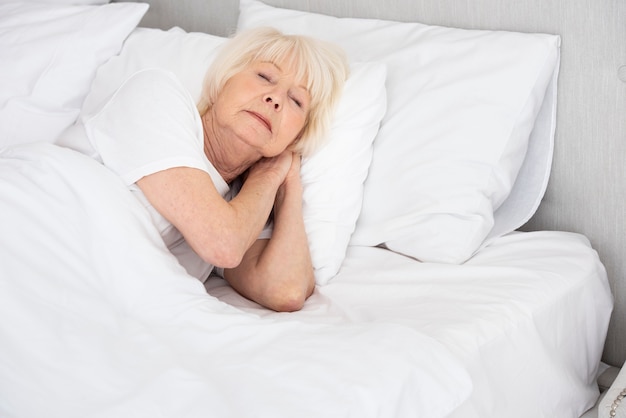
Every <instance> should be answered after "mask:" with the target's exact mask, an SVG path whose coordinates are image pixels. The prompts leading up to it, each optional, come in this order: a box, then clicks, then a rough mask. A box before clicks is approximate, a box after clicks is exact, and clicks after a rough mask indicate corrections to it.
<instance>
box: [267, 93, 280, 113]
mask: <svg viewBox="0 0 626 418" xmlns="http://www.w3.org/2000/svg"><path fill="white" fill-rule="evenodd" d="M265 103H268V104H270V105H273V106H274V109H275V110H279V109H280V102H279V101H278V100H277V99H276V96H265Z"/></svg>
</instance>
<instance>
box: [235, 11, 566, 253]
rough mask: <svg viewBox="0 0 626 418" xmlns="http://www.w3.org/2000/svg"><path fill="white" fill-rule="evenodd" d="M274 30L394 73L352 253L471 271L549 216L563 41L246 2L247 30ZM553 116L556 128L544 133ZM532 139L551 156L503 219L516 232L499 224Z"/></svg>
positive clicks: (242, 25)
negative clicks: (376, 252)
mask: <svg viewBox="0 0 626 418" xmlns="http://www.w3.org/2000/svg"><path fill="white" fill-rule="evenodd" d="M264 25H271V26H274V27H276V28H278V29H281V30H283V31H286V32H289V33H302V34H307V35H312V36H316V37H320V38H322V39H326V40H330V41H333V42H336V43H338V44H339V45H340V46H342V47H343V48H344V49H345V50H346V51H347V52H348V55H349V57H350V59H352V60H358V61H383V62H385V64H386V65H387V83H386V86H387V103H388V107H387V112H386V114H385V117H384V118H383V121H382V122H381V127H380V131H379V133H378V135H377V137H376V139H375V141H374V156H373V159H372V163H371V166H370V170H369V176H368V178H367V181H366V183H365V192H364V203H363V209H362V212H361V214H360V217H359V220H358V223H357V227H356V230H355V232H354V234H353V236H352V238H351V244H352V245H363V246H376V245H380V244H384V245H385V246H387V247H388V248H389V249H392V250H394V251H397V252H400V253H403V254H405V255H408V256H411V257H414V258H416V259H418V260H421V261H433V262H444V263H462V262H464V261H466V260H467V259H468V258H469V257H471V256H472V255H473V254H474V253H475V252H476V251H477V250H478V249H479V248H480V247H481V245H483V243H484V242H485V239H486V238H487V237H488V236H489V234H490V233H491V232H492V231H496V232H497V234H498V235H503V234H505V233H507V232H510V231H512V230H514V229H516V228H518V227H520V226H521V225H522V224H523V223H524V222H525V221H526V220H528V219H529V218H530V215H532V213H534V211H535V210H536V209H537V205H538V201H539V200H540V199H541V197H542V196H543V193H544V192H545V186H546V183H547V176H548V174H549V162H550V161H551V147H552V142H553V137H554V115H555V110H556V108H555V105H556V103H555V101H550V103H549V105H547V106H543V103H544V99H545V98H546V91H547V90H548V87H551V90H550V94H548V95H547V96H548V97H549V98H553V94H554V92H555V89H556V83H553V81H554V78H555V76H556V74H557V73H558V62H559V45H560V38H559V37H558V36H556V35H548V34H529V33H516V32H504V31H488V30H464V29H457V28H446V27H439V26H429V25H424V24H420V23H401V22H393V21H385V20H376V19H356V18H337V17H331V16H325V15H321V14H315V13H308V12H302V11H296V10H289V9H282V8H278V7H271V6H268V5H266V4H264V3H262V2H260V1H257V0H241V1H240V14H239V22H238V29H239V30H241V29H246V28H250V27H254V26H264ZM541 110H544V111H545V112H546V114H547V117H545V118H541V122H542V123H541V126H536V125H535V121H536V120H537V116H538V115H539V113H540V111H541ZM531 134H532V136H533V139H534V140H536V141H538V142H540V143H541V145H540V148H541V149H543V150H547V151H549V152H547V153H546V152H544V153H543V154H542V155H540V156H539V157H538V161H537V162H534V161H531V162H529V163H530V164H532V165H534V164H535V163H536V167H532V168H533V170H526V171H531V172H530V173H525V175H526V176H527V178H526V179H522V180H523V181H522V183H523V184H522V185H523V188H524V189H523V190H521V191H520V192H519V193H517V192H516V199H518V198H519V200H521V199H523V200H525V202H523V203H520V201H519V200H516V203H517V204H516V205H507V210H508V211H510V213H507V214H502V215H501V216H498V219H499V220H501V222H503V223H504V224H501V225H494V224H495V221H494V212H496V211H497V210H498V208H500V207H501V206H502V205H503V203H504V202H505V201H506V200H507V197H508V196H509V194H510V193H511V192H512V189H513V186H514V184H515V183H516V180H517V174H518V172H519V171H520V168H521V167H522V165H524V164H525V156H526V154H527V150H528V149H529V139H530V138H531ZM535 137H536V138H535ZM533 155H534V153H533ZM546 155H547V156H548V161H547V162H546V157H545V156H546ZM518 183H519V182H518ZM520 187H521V186H520ZM520 196H521V197H520Z"/></svg>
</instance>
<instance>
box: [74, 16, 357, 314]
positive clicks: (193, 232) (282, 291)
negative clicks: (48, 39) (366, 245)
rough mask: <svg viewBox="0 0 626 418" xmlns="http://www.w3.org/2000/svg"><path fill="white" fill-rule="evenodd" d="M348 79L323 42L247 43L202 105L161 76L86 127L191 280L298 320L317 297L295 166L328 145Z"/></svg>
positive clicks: (143, 81) (140, 82) (114, 102)
mask: <svg viewBox="0 0 626 418" xmlns="http://www.w3.org/2000/svg"><path fill="white" fill-rule="evenodd" d="M347 68H348V67H347V63H346V60H345V57H344V55H343V53H342V52H340V51H338V50H337V49H336V48H335V47H334V46H332V45H330V44H327V43H324V42H321V41H318V40H314V39H310V38H307V37H302V36H288V35H284V34H282V33H280V32H278V31H276V30H274V29H269V28H264V29H257V30H252V31H248V32H244V33H241V34H239V35H237V36H235V37H234V38H232V39H231V40H229V41H228V42H227V43H226V45H225V46H224V47H223V48H222V50H221V52H220V54H219V55H218V57H217V58H216V60H215V61H214V63H213V64H212V66H211V68H210V69H209V71H208V72H207V75H206V79H205V83H204V87H203V92H202V99H201V101H200V103H198V104H195V103H193V101H192V99H191V96H190V94H189V92H187V91H186V90H185V88H184V87H183V86H182V85H181V84H180V82H179V81H178V80H177V79H176V78H175V77H174V76H173V75H172V74H170V73H168V72H166V71H162V70H156V69H148V70H143V71H140V72H138V73H135V74H134V75H133V76H132V77H130V78H129V79H128V80H126V81H125V82H124V84H123V85H122V86H121V87H120V88H119V89H118V90H117V91H116V93H115V94H114V95H113V96H112V98H111V99H110V100H109V101H108V102H107V103H105V104H104V106H103V107H102V109H101V110H100V111H99V112H98V113H97V114H95V115H93V116H91V117H89V118H87V119H86V120H85V121H84V125H85V130H86V133H87V138H88V140H89V143H90V146H91V147H92V148H93V152H92V155H93V156H94V157H95V158H97V159H99V160H100V161H102V162H103V164H105V165H106V166H108V167H109V168H111V169H112V170H113V171H115V172H116V173H117V174H118V175H119V176H120V177H121V178H122V179H123V181H124V182H125V183H126V184H127V185H128V187H129V188H130V189H131V190H132V191H133V193H134V194H135V195H136V196H137V198H138V199H139V200H140V201H141V202H142V203H143V204H144V205H145V206H146V208H147V209H148V211H149V212H150V214H151V216H152V219H153V222H154V223H155V225H156V226H157V228H158V229H159V231H160V233H161V235H162V237H163V239H164V241H165V243H166V245H167V247H168V248H169V250H170V251H171V252H172V253H173V254H174V255H176V257H177V258H178V260H179V262H180V263H181V265H182V266H183V267H185V268H186V269H187V271H188V272H189V273H190V274H192V275H194V276H196V277H198V278H199V279H201V280H204V279H206V277H207V276H208V275H209V273H210V272H211V270H212V269H213V266H216V267H220V268H223V269H224V270H223V275H224V278H225V279H226V280H227V281H228V282H229V283H230V285H231V286H233V288H235V289H236V290H237V291H238V292H239V293H241V294H242V295H244V296H245V297H247V298H249V299H251V300H254V301H256V302H258V303H260V304H262V305H264V306H266V307H268V308H271V309H274V310H278V311H293V310H297V309H300V308H301V307H302V305H303V303H304V301H305V299H306V298H307V297H308V296H309V295H310V294H311V293H312V291H313V288H314V277H313V268H312V265H311V259H310V255H309V249H308V243H307V237H306V233H305V229H304V223H303V218H302V185H301V182H300V173H299V171H300V159H301V155H310V154H311V153H312V152H314V150H315V149H316V148H317V147H318V146H319V144H320V141H321V139H322V138H323V137H324V132H325V130H326V129H327V127H328V124H329V120H330V115H331V112H332V109H333V106H334V103H335V102H336V100H337V98H338V95H339V94H340V92H341V89H342V86H343V83H344V81H345V79H346V77H347V72H348V69H347ZM231 189H232V190H231ZM268 219H271V220H272V222H271V223H269V222H268ZM266 225H268V226H267V227H266Z"/></svg>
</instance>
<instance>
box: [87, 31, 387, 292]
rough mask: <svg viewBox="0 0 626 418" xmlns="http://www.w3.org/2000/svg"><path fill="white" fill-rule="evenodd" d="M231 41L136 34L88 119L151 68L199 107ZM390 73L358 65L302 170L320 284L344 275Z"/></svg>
mask: <svg viewBox="0 0 626 418" xmlns="http://www.w3.org/2000/svg"><path fill="white" fill-rule="evenodd" d="M225 41H226V38H222V37H217V36H213V35H208V34H204V33H187V32H185V31H183V30H182V29H180V28H172V29H170V30H168V31H163V30H159V29H148V28H137V29H136V30H135V31H134V32H133V33H132V34H131V35H130V36H129V37H128V39H127V41H126V43H125V44H124V47H123V48H122V51H121V52H120V54H119V55H118V56H116V57H113V58H111V60H109V61H108V62H107V63H106V64H105V65H103V66H102V67H101V68H100V69H99V70H98V72H97V75H96V78H95V80H94V82H93V85H92V88H91V91H90V93H89V94H88V95H87V97H86V99H85V103H84V106H83V110H82V112H83V114H91V113H93V112H94V111H96V110H97V109H98V108H99V107H100V106H102V104H103V102H104V101H105V100H106V99H107V98H108V97H109V96H110V95H111V94H112V93H113V92H114V91H115V90H116V89H117V88H118V87H119V86H120V84H121V83H122V81H123V80H125V79H126V78H128V77H129V76H130V75H131V74H133V73H134V72H136V71H138V70H141V69H144V68H150V67H156V68H162V69H166V70H169V71H171V72H172V73H174V74H175V75H176V76H177V77H178V78H179V79H180V80H181V82H182V83H183V85H185V87H187V89H188V90H189V92H190V93H191V95H192V97H193V98H194V99H195V100H196V101H197V100H198V99H199V97H200V92H201V88H202V81H203V78H204V74H205V72H206V70H207V68H208V67H209V65H210V63H211V61H212V60H213V58H214V56H215V53H216V52H217V50H218V49H219V47H220V46H221V45H222V44H223V43H224V42H225ZM385 75H386V68H385V65H384V64H382V63H354V64H353V65H352V66H351V75H350V78H349V79H348V81H347V83H346V86H345V89H344V92H343V94H342V96H341V99H340V101H339V104H338V108H337V110H336V115H335V117H334V121H333V124H332V127H331V131H330V132H329V138H328V143H327V145H326V146H325V147H324V148H323V149H322V150H321V151H320V152H318V153H317V154H316V155H314V156H312V157H310V158H308V159H305V160H304V161H303V164H302V172H301V173H302V183H303V186H304V192H303V199H304V207H303V211H304V223H305V227H306V230H307V234H308V238H309V245H310V249H311V257H312V260H313V266H314V267H315V276H316V280H317V283H318V284H325V283H326V282H327V281H328V280H329V279H330V278H332V277H333V276H334V275H335V274H336V273H337V271H338V270H339V267H340V264H341V262H342V261H343V258H344V256H345V252H346V249H347V247H348V243H349V240H350V236H351V234H352V232H353V231H354V228H355V225H356V221H357V218H358V216H359V213H360V210H361V204H362V200H363V183H364V181H365V178H366V176H367V172H368V168H369V165H370V162H371V157H372V141H373V140H374V137H375V135H376V133H377V132H378V126H379V123H380V120H381V119H382V117H383V116H384V114H385V110H386V96H385Z"/></svg>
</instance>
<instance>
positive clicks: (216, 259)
mask: <svg viewBox="0 0 626 418" xmlns="http://www.w3.org/2000/svg"><path fill="white" fill-rule="evenodd" d="M244 254H245V251H244V249H242V248H240V246H236V245H220V246H216V247H212V248H211V247H203V250H202V251H198V255H199V256H200V257H201V258H202V259H203V260H204V261H206V262H207V263H209V264H213V265H214V266H218V267H222V268H235V267H237V266H238V265H239V264H241V261H242V260H243V256H244Z"/></svg>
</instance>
